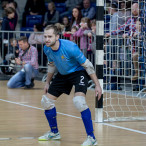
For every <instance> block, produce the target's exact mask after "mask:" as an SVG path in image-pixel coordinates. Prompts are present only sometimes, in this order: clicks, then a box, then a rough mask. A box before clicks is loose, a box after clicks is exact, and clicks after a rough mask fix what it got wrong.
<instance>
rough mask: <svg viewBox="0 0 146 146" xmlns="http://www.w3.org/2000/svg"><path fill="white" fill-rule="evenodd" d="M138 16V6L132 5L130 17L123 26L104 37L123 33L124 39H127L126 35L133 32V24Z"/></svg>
mask: <svg viewBox="0 0 146 146" xmlns="http://www.w3.org/2000/svg"><path fill="white" fill-rule="evenodd" d="M138 15H139V6H138V4H137V3H134V4H133V5H132V17H131V18H129V19H128V20H127V22H126V23H125V24H124V25H122V26H120V27H119V28H118V29H117V30H114V31H112V32H111V33H106V35H105V36H106V37H109V36H110V35H117V34H121V33H123V32H125V36H124V37H127V35H128V34H127V33H128V32H129V31H134V30H133V29H135V23H136V20H137V18H138Z"/></svg>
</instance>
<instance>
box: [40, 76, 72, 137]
mask: <svg viewBox="0 0 146 146" xmlns="http://www.w3.org/2000/svg"><path fill="white" fill-rule="evenodd" d="M70 89H71V87H70ZM70 89H68V88H66V84H65V82H64V79H63V76H61V75H60V74H57V75H56V76H55V79H54V80H53V81H52V83H51V85H50V86H49V89H48V94H47V95H43V97H42V100H41V104H42V107H43V108H44V110H45V116H46V118H47V120H48V123H49V126H50V129H51V131H50V132H47V133H46V134H44V135H43V136H41V137H39V139H38V140H49V139H60V138H61V137H60V134H59V132H58V127H57V113H56V107H55V101H56V99H57V98H58V97H59V96H60V95H61V94H62V93H64V91H66V90H67V91H68V90H70Z"/></svg>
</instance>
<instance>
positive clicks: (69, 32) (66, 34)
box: [63, 26, 78, 43]
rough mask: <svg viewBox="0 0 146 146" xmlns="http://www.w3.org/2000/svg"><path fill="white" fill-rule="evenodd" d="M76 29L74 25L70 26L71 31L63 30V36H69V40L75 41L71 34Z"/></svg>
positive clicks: (75, 38)
mask: <svg viewBox="0 0 146 146" xmlns="http://www.w3.org/2000/svg"><path fill="white" fill-rule="evenodd" d="M77 30H78V28H77V27H76V26H73V27H72V28H71V31H67V32H64V33H63V36H64V37H67V38H69V40H70V41H73V42H75V43H77V37H75V36H73V35H74V34H75V32H76V31H77Z"/></svg>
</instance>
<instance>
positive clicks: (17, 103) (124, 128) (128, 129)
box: [0, 99, 146, 135]
mask: <svg viewBox="0 0 146 146" xmlns="http://www.w3.org/2000/svg"><path fill="white" fill-rule="evenodd" d="M0 101H3V102H7V103H12V104H16V105H21V106H24V107H29V108H33V109H38V110H44V109H42V108H38V107H34V106H30V105H26V104H22V103H19V102H14V101H9V100H4V99H0ZM57 113H58V114H60V115H64V116H68V117H73V118H76V119H81V117H77V116H73V115H69V114H64V113H60V112H57ZM93 122H94V123H95V121H94V120H93ZM99 124H102V125H105V126H110V127H114V128H119V129H123V130H127V131H131V132H136V133H140V134H144V135H146V132H143V131H139V130H134V129H131V128H126V127H121V126H116V125H112V124H108V123H99Z"/></svg>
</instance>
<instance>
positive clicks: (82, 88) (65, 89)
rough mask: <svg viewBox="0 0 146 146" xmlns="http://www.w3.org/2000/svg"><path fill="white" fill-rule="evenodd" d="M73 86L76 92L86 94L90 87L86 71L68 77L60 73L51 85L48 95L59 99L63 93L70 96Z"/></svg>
mask: <svg viewBox="0 0 146 146" xmlns="http://www.w3.org/2000/svg"><path fill="white" fill-rule="evenodd" d="M73 85H74V86H75V92H83V93H84V94H86V92H87V87H88V74H87V72H86V71H76V72H74V73H71V74H68V75H61V74H60V73H58V74H57V75H56V76H55V79H54V80H53V81H52V83H51V84H50V87H49V89H48V93H50V94H51V95H54V96H56V97H59V96H60V95H61V94H62V93H65V94H68V95H69V94H70V92H71V90H72V87H73Z"/></svg>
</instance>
